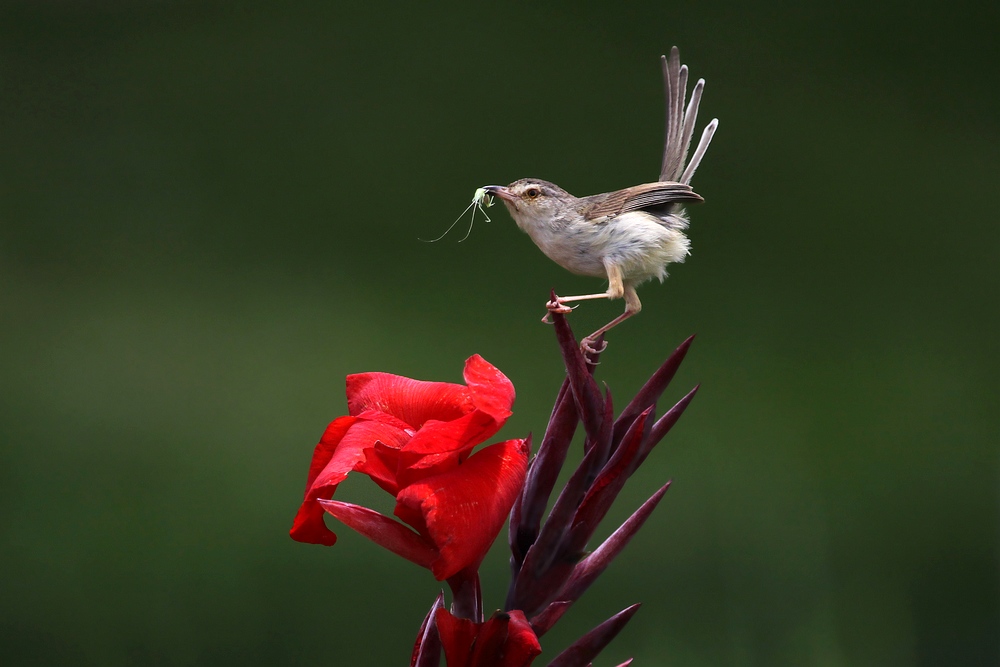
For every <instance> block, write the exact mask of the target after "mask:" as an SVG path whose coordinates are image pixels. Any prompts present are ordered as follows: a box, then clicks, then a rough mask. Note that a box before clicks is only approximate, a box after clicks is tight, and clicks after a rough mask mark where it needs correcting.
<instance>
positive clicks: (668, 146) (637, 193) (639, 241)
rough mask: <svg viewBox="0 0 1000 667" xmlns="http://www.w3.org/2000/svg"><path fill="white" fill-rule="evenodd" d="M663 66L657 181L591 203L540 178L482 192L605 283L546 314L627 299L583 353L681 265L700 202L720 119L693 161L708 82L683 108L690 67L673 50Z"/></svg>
mask: <svg viewBox="0 0 1000 667" xmlns="http://www.w3.org/2000/svg"><path fill="white" fill-rule="evenodd" d="M661 60H662V64H663V81H664V87H665V88H666V93H665V94H666V107H667V108H666V132H665V134H666V138H665V141H664V147H663V162H662V164H661V167H660V180H659V181H658V182H656V183H644V184H642V185H634V186H632V187H630V188H625V189H624V190H617V191H615V192H606V193H604V194H599V195H591V196H589V197H574V196H573V195H571V194H570V193H568V192H566V191H565V190H563V189H562V188H560V187H559V186H558V185H556V184H554V183H550V182H548V181H543V180H540V179H537V178H522V179H520V180H517V181H514V182H513V183H511V184H510V185H507V186H502V185H489V186H486V187H485V188H484V190H485V191H486V192H487V193H488V194H490V195H495V196H497V197H499V198H500V199H502V200H503V203H504V204H505V205H506V207H507V210H508V211H509V212H510V215H511V217H512V218H514V222H516V223H517V226H518V227H520V228H521V230H522V231H525V232H527V233H528V235H529V236H530V237H531V240H532V241H534V242H535V245H537V246H538V247H539V248H540V249H541V251H542V252H543V253H545V254H546V255H547V256H548V257H549V258H550V259H552V260H553V261H554V262H555V263H556V264H558V265H559V266H561V267H563V268H565V269H567V270H569V271H572V272H573V273H576V274H580V275H584V276H597V277H607V279H608V290H607V291H606V292H602V293H600V294H582V295H578V296H561V297H556V299H555V301H549V302H548V303H547V304H546V307H547V308H548V309H549V311H551V312H557V313H568V312H570V311H571V310H572V307H570V306H567V305H566V304H567V303H572V302H573V301H584V300H586V299H619V298H622V297H624V298H625V312H624V313H622V314H621V315H619V316H618V317H616V318H615V319H613V320H612V321H610V322H608V323H607V324H605V325H604V326H603V327H601V328H600V329H598V330H597V331H595V332H594V333H592V334H590V335H589V336H587V337H586V338H584V339H583V341H582V347H583V348H584V349H586V350H589V351H595V352H596V351H599V350H597V349H595V347H594V346H595V343H596V341H597V340H598V338H599V337H600V336H601V335H602V334H603V333H605V332H607V331H608V330H609V329H611V328H612V327H614V326H616V325H618V324H621V323H622V322H623V321H625V320H626V319H628V318H629V317H631V316H633V315H635V314H636V313H638V312H639V310H640V309H641V308H642V304H641V303H640V302H639V296H638V295H637V294H636V292H635V288H636V286H637V285H640V284H641V283H644V282H645V281H647V280H649V279H651V278H658V279H659V280H660V282H662V281H663V279H664V278H666V276H667V270H666V267H667V264H670V263H672V262H683V261H684V258H685V257H686V256H687V255H688V254H689V246H690V242H689V240H688V238H687V236H685V235H684V230H685V229H687V226H688V218H687V213H686V212H685V211H684V209H683V208H682V206H683V204H685V203H687V202H700V201H703V199H702V198H701V197H700V196H699V195H698V194H696V193H695V192H694V191H693V190H692V189H691V185H690V183H691V177H692V176H694V172H695V170H696V169H697V168H698V164H699V163H700V162H701V160H702V158H703V157H704V156H705V151H707V150H708V145H709V143H711V141H712V135H713V134H715V129H716V128H717V127H718V126H719V120H718V119H717V118H716V119H713V120H712V122H710V123H709V124H708V125H707V126H706V127H705V130H704V132H702V135H701V141H699V142H698V147H697V148H696V149H695V152H694V155H692V156H691V160H690V161H688V160H687V154H688V148H689V147H690V145H691V138H692V136H693V134H694V124H695V119H696V118H697V116H698V105H699V103H700V102H701V96H702V91H703V90H704V88H705V80H704V79H699V80H698V83H697V84H695V87H694V91H693V92H692V93H691V101H690V102H689V103H688V104H687V107H686V108H685V97H686V96H687V81H688V68H687V65H681V62H680V52H679V51H678V50H677V47H676V46H675V47H674V48H672V49H671V50H670V59H669V60H668V59H667V57H666V56H663V57H662V58H661ZM685 163H686V166H685ZM547 318H548V315H546V320H547ZM601 349H603V347H602V348H601Z"/></svg>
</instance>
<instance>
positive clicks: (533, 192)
mask: <svg viewBox="0 0 1000 667" xmlns="http://www.w3.org/2000/svg"><path fill="white" fill-rule="evenodd" d="M524 194H525V196H527V197H528V199H534V198H536V197H537V196H538V195H540V194H542V193H541V191H540V190H539V189H538V188H528V189H527V190H525V191H524Z"/></svg>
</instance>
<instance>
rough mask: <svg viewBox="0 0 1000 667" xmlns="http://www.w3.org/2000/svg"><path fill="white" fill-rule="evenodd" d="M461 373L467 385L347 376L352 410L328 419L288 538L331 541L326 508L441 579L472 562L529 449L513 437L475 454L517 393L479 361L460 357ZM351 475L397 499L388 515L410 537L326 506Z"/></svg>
mask: <svg viewBox="0 0 1000 667" xmlns="http://www.w3.org/2000/svg"><path fill="white" fill-rule="evenodd" d="M464 376H465V381H466V385H467V386H464V385H460V384H452V383H447V382H422V381H419V380H412V379H410V378H405V377H401V376H398V375H390V374H388V373H362V374H359V375H350V376H348V378H347V405H348V411H349V413H350V414H349V415H348V416H345V417H340V418H338V419H336V420H334V421H333V422H332V423H331V424H330V425H329V426H328V427H327V429H326V432H325V433H324V434H323V437H322V438H321V439H320V441H319V444H318V445H316V450H315V452H314V453H313V460H312V464H311V465H310V468H309V477H308V480H307V482H306V494H305V500H304V501H303V503H302V506H301V507H300V508H299V512H298V514H297V515H296V517H295V522H294V524H293V526H292V530H291V536H292V537H293V538H294V539H296V540H298V541H300V542H311V543H314V544H326V545H332V544H334V543H335V542H336V540H337V536H336V535H335V534H334V533H333V532H331V531H330V530H329V529H328V528H327V527H326V525H325V524H324V523H323V512H324V510H325V511H326V512H328V513H330V514H331V515H333V516H334V517H336V518H337V519H338V520H340V521H341V522H343V523H345V524H346V525H347V526H349V527H350V528H353V529H354V530H356V531H358V532H360V533H361V534H363V535H365V536H366V537H368V538H369V539H371V540H373V541H375V542H376V543H378V544H380V545H382V546H384V547H385V548H387V549H389V550H390V551H392V552H394V553H396V554H398V555H400V556H403V557H404V558H407V559H408V560H411V561H413V562H414V563H417V564H418V565H421V566H423V567H426V568H428V569H430V570H431V571H432V572H433V573H434V576H435V577H436V578H437V579H439V580H442V579H447V578H449V577H451V576H453V575H454V574H455V573H457V572H459V571H460V570H462V569H464V568H466V567H468V566H477V565H478V564H479V562H480V561H481V560H482V558H483V556H484V555H485V553H486V550H487V549H488V548H489V546H490V544H492V542H493V540H494V538H495V537H496V535H497V533H498V532H499V531H500V528H501V527H502V526H503V522H504V520H505V518H506V516H507V514H508V512H509V511H510V507H511V505H512V504H513V502H514V498H515V497H516V495H517V493H518V492H519V491H520V489H521V485H522V484H523V482H524V475H525V470H526V469H527V462H528V446H527V444H526V442H525V441H523V440H509V441H507V442H502V443H498V444H495V445H491V446H489V447H486V448H485V449H482V450H480V451H479V452H477V453H475V454H472V449H473V448H474V447H475V446H476V445H478V444H480V443H482V442H483V441H485V440H486V439H487V438H489V437H491V436H492V435H494V434H495V433H496V432H497V431H498V430H500V427H501V426H503V424H504V422H505V421H506V420H507V418H508V417H509V416H510V414H511V411H510V408H511V406H512V404H513V402H514V387H513V385H512V384H511V383H510V380H508V379H507V377H506V376H504V374H503V373H501V372H500V371H499V370H497V369H496V368H495V367H494V366H492V365H491V364H489V363H488V362H487V361H486V360H484V359H483V358H482V357H480V356H478V355H475V356H472V357H470V358H469V359H468V360H467V361H466V363H465V373H464ZM470 454H472V455H471V456H470ZM351 471H358V472H361V473H364V474H366V475H368V476H369V477H371V478H372V479H373V480H374V481H375V483H376V484H378V485H379V486H380V487H381V488H382V489H384V490H385V491H387V492H389V493H391V494H393V495H394V496H395V497H396V508H395V511H394V514H395V515H396V516H397V517H399V518H400V519H401V520H402V521H404V522H405V523H406V524H409V526H410V527H412V528H413V529H414V530H416V532H414V530H411V529H410V528H408V527H407V526H404V525H403V524H401V523H399V522H397V521H395V520H393V519H390V518H389V517H386V516H384V515H382V514H379V513H378V512H375V511H374V510H370V509H367V508H365V507H361V506H358V505H353V504H351V503H343V502H338V501H334V500H328V499H329V498H331V497H332V496H333V493H334V491H336V489H337V485H338V484H340V483H341V482H342V481H344V479H345V478H346V477H347V474H348V473H349V472H351Z"/></svg>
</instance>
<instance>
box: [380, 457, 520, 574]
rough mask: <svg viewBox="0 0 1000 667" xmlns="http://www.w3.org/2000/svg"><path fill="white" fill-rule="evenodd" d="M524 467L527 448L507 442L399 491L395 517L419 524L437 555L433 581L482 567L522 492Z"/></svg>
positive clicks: (433, 569) (433, 568)
mask: <svg viewBox="0 0 1000 667" xmlns="http://www.w3.org/2000/svg"><path fill="white" fill-rule="evenodd" d="M527 466H528V446H527V443H526V442H525V441H524V440H508V441H507V442H501V443H498V444H495V445H491V446H489V447H487V448H486V449H483V450H482V451H479V452H477V453H475V454H473V455H472V456H470V457H469V458H468V460H467V461H465V463H463V464H462V465H460V466H458V467H457V468H455V469H454V470H451V471H450V472H446V473H444V474H442V475H436V476H434V477H428V478H426V479H424V480H422V481H420V482H417V483H415V484H412V485H410V486H407V487H405V488H403V489H402V490H401V491H400V493H399V495H398V496H397V497H396V510H395V514H396V516H398V517H400V518H401V519H403V520H404V521H406V520H407V519H409V521H408V523H411V525H412V524H417V526H415V527H418V526H419V528H418V529H421V530H422V532H424V534H425V537H428V538H430V541H431V542H432V543H433V544H434V545H435V547H436V548H437V550H438V552H439V554H440V557H439V558H438V559H437V560H436V561H435V562H434V564H433V566H432V568H431V569H432V571H433V573H434V576H435V578H437V579H438V580H439V581H441V580H444V579H447V578H448V577H451V576H452V575H454V574H455V573H456V572H458V571H460V570H462V569H464V568H466V567H469V566H477V565H478V564H479V563H480V562H481V561H482V559H483V556H485V555H486V551H487V550H488V549H489V548H490V545H491V544H492V543H493V540H494V539H496V536H497V533H499V532H500V528H501V527H502V526H503V523H504V520H505V519H506V518H507V514H508V513H509V512H510V508H511V505H513V504H514V498H516V497H517V494H518V493H519V492H520V490H521V486H522V484H523V483H524V474H525V471H526V470H527ZM418 513H419V517H415V516H414V515H417V514H418ZM416 518H421V519H422V521H417V520H415V519H416ZM421 523H422V524H424V525H426V529H423V526H420V524H421Z"/></svg>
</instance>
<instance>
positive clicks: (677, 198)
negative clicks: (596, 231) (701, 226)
mask: <svg viewBox="0 0 1000 667" xmlns="http://www.w3.org/2000/svg"><path fill="white" fill-rule="evenodd" d="M585 201H586V202H587V203H586V205H585V206H584V208H583V210H582V211H581V213H583V217H584V219H585V220H592V221H594V222H599V221H601V220H604V219H606V218H612V217H614V216H616V215H620V214H622V213H627V212H629V211H641V210H643V209H648V208H654V207H657V206H664V205H666V204H676V203H680V202H697V201H703V200H702V198H701V196H699V195H698V194H697V193H696V192H695V191H694V190H692V189H691V186H690V185H688V184H686V183H669V182H668V183H664V182H662V181H660V182H657V183H644V184H642V185H636V186H634V187H631V188H625V189H624V190H617V191H615V192H609V193H606V194H603V195H594V196H593V197H586V198H585Z"/></svg>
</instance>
